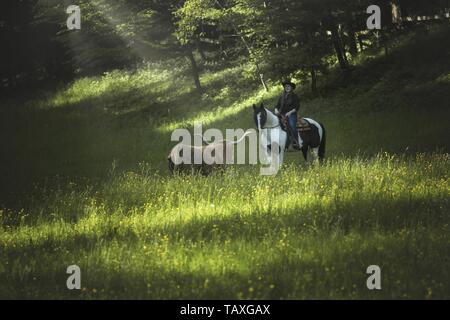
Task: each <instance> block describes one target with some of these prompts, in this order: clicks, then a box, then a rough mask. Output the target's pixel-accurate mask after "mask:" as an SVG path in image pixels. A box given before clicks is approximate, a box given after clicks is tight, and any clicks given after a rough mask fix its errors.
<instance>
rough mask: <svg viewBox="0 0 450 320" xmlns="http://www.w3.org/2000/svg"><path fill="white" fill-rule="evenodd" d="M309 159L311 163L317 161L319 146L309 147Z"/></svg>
mask: <svg viewBox="0 0 450 320" xmlns="http://www.w3.org/2000/svg"><path fill="white" fill-rule="evenodd" d="M311 158H312V159H311V160H312V163H317V161H318V159H319V148H318V147H317V148H311Z"/></svg>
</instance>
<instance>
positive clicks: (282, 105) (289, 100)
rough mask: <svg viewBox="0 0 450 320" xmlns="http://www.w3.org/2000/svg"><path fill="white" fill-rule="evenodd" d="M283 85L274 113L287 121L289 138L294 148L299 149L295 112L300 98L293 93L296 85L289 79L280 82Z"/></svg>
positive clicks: (298, 106) (297, 109) (298, 107)
mask: <svg viewBox="0 0 450 320" xmlns="http://www.w3.org/2000/svg"><path fill="white" fill-rule="evenodd" d="M281 84H282V85H283V87H284V92H283V94H282V95H281V96H280V97H279V98H278V102H277V105H276V106H275V114H276V115H278V116H281V118H282V119H283V121H287V124H288V128H287V130H288V133H289V135H288V136H289V138H290V139H291V140H293V141H292V146H293V148H294V149H300V146H299V141H298V130H297V113H298V111H299V109H300V99H299V97H298V95H296V94H295V93H294V90H295V87H296V85H295V84H294V83H292V82H291V81H290V80H284V81H283V82H282V83H281Z"/></svg>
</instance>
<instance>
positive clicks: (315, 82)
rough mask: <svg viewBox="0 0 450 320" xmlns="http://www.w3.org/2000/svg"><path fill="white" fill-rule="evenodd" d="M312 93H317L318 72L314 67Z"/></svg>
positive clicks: (312, 68)
mask: <svg viewBox="0 0 450 320" xmlns="http://www.w3.org/2000/svg"><path fill="white" fill-rule="evenodd" d="M311 92H312V93H314V94H316V93H317V71H316V68H315V67H314V66H311Z"/></svg>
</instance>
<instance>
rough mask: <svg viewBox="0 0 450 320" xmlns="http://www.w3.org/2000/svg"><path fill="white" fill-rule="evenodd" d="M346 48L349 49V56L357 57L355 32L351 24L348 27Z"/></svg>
mask: <svg viewBox="0 0 450 320" xmlns="http://www.w3.org/2000/svg"><path fill="white" fill-rule="evenodd" d="M348 46H349V48H350V54H351V55H352V56H353V57H356V56H357V55H358V45H357V44H356V32H355V28H354V27H353V22H351V23H350V24H349V26H348Z"/></svg>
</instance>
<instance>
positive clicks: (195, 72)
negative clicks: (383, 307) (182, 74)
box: [187, 50, 202, 93]
mask: <svg viewBox="0 0 450 320" xmlns="http://www.w3.org/2000/svg"><path fill="white" fill-rule="evenodd" d="M187 58H188V59H189V61H190V63H191V69H192V70H191V71H192V77H193V78H194V83H195V87H196V88H197V90H198V91H199V92H200V93H201V92H202V85H201V83H200V73H199V69H198V65H197V62H196V61H195V58H194V54H193V53H192V50H188V51H187Z"/></svg>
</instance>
